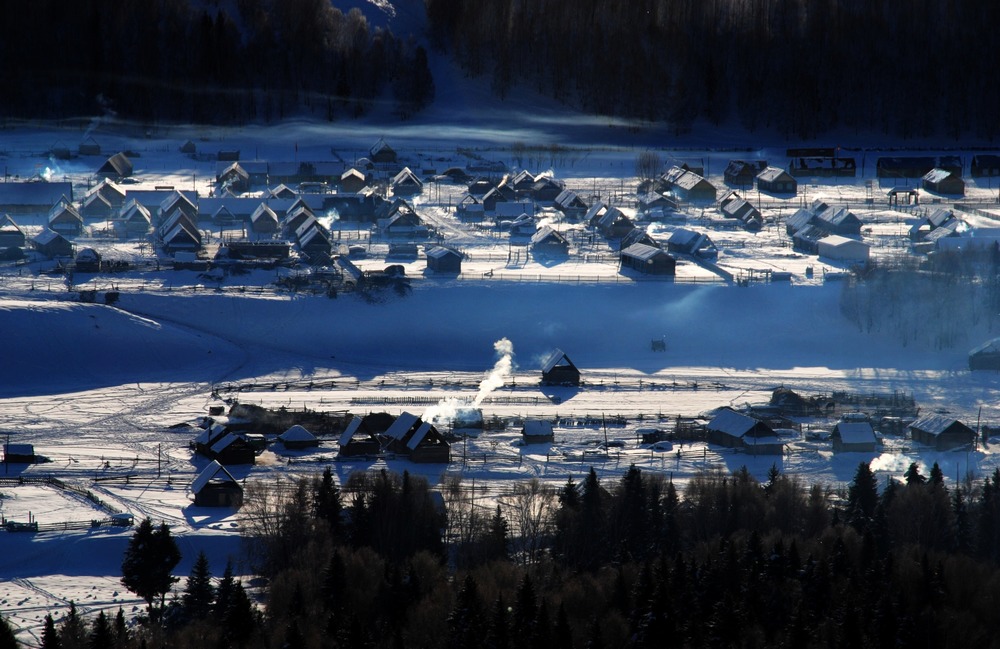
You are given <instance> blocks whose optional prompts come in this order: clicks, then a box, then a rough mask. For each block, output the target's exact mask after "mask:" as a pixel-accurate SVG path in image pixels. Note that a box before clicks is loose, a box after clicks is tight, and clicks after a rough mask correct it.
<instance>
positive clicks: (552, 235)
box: [531, 225, 569, 245]
mask: <svg viewBox="0 0 1000 649" xmlns="http://www.w3.org/2000/svg"><path fill="white" fill-rule="evenodd" d="M548 239H551V240H552V241H549V243H552V242H553V241H554V242H555V243H558V244H560V245H562V244H568V243H569V242H568V241H566V237H564V236H563V235H561V234H559V233H558V232H556V231H555V230H553V229H552V228H551V227H549V226H547V225H545V226H542V227H541V228H539V229H538V231H537V232H535V233H534V234H533V235H531V243H532V245H538V244H540V243H542V242H545V241H547V240H548Z"/></svg>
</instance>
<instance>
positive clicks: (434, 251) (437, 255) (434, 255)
mask: <svg viewBox="0 0 1000 649" xmlns="http://www.w3.org/2000/svg"><path fill="white" fill-rule="evenodd" d="M427 256H428V257H429V258H431V259H444V258H445V257H458V258H459V259H461V258H462V254H461V253H460V252H458V251H457V250H452V249H451V248H445V247H444V246H434V247H433V248H431V249H430V250H428V251H427Z"/></svg>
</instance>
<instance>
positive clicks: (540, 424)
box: [524, 419, 552, 437]
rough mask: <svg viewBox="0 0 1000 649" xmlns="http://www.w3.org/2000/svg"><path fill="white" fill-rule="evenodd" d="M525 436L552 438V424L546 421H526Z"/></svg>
mask: <svg viewBox="0 0 1000 649" xmlns="http://www.w3.org/2000/svg"><path fill="white" fill-rule="evenodd" d="M524 436H525V437H551V436H552V422H551V421H546V420H544V419H525V420H524Z"/></svg>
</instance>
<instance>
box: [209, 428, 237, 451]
mask: <svg viewBox="0 0 1000 649" xmlns="http://www.w3.org/2000/svg"><path fill="white" fill-rule="evenodd" d="M238 439H239V437H237V436H236V435H234V434H233V433H226V434H225V435H224V436H223V437H222V439H220V440H218V441H217V442H215V443H214V444H212V452H213V453H221V452H222V451H224V450H226V449H227V448H229V446H230V444H232V443H233V442H235V441H236V440H238Z"/></svg>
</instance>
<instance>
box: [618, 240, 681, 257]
mask: <svg viewBox="0 0 1000 649" xmlns="http://www.w3.org/2000/svg"><path fill="white" fill-rule="evenodd" d="M622 255H625V256H628V257H633V258H635V259H641V260H643V261H647V260H651V259H656V258H657V257H661V256H662V257H669V256H670V255H668V254H667V253H665V252H663V250H661V249H660V248H656V247H654V246H648V245H646V244H644V243H633V244H632V245H631V246H629V247H628V248H625V249H624V250H622Z"/></svg>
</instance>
